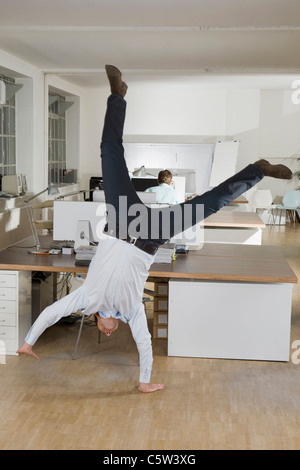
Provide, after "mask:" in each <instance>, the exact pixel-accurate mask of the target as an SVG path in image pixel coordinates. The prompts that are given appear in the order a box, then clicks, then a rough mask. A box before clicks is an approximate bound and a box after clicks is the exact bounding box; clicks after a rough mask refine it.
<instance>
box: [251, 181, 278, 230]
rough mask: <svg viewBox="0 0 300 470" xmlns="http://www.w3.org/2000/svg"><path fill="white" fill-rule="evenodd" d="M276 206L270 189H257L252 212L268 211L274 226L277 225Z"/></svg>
mask: <svg viewBox="0 0 300 470" xmlns="http://www.w3.org/2000/svg"><path fill="white" fill-rule="evenodd" d="M275 208H276V204H273V196H272V193H271V191H270V189H257V190H256V192H255V194H254V196H253V199H252V211H257V210H260V209H261V210H267V211H268V213H269V216H270V217H271V218H272V225H274V224H275V219H274V212H273V209H275Z"/></svg>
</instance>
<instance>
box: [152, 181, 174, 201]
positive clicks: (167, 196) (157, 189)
mask: <svg viewBox="0 0 300 470" xmlns="http://www.w3.org/2000/svg"><path fill="white" fill-rule="evenodd" d="M145 192H146V193H156V202H157V203H158V204H178V195H177V192H176V191H175V189H174V188H173V187H172V186H170V185H169V184H166V183H161V184H160V185H159V186H153V187H152V188H148V189H146V191H145Z"/></svg>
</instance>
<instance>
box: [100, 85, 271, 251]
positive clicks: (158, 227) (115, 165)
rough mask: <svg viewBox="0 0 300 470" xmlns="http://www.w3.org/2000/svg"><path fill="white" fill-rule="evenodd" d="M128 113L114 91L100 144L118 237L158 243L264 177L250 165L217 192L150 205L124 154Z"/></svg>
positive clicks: (108, 201) (111, 222) (110, 220)
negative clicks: (133, 179)
mask: <svg viewBox="0 0 300 470" xmlns="http://www.w3.org/2000/svg"><path fill="white" fill-rule="evenodd" d="M125 114H126V101H125V100H124V99H123V98H122V97H121V96H119V95H116V94H112V95H110V96H109V98H108V100H107V110H106V115H105V120H104V127H103V133H102V142H101V157H102V176H103V185H104V191H105V199H106V204H107V208H108V214H107V222H108V233H109V232H110V227H112V233H113V232H114V234H115V236H117V237H118V238H122V239H124V238H127V235H131V236H136V233H139V238H141V239H142V240H148V241H149V243H150V244H152V245H153V246H156V247H158V246H160V245H162V244H163V243H165V242H166V241H167V240H169V239H170V238H171V237H173V236H174V235H176V234H178V233H180V232H182V231H183V230H185V229H187V228H189V227H191V226H193V225H195V224H197V223H198V222H200V221H201V220H203V219H205V218H206V217H208V216H210V215H211V214H214V213H215V212H217V211H218V210H220V209H221V208H222V207H223V206H225V205H226V204H228V203H230V202H232V201H233V200H234V199H236V198H237V197H238V196H240V195H241V194H242V193H244V192H245V191H247V190H248V189H250V188H251V187H252V186H254V185H255V184H257V183H258V182H259V181H260V180H261V179H262V178H263V177H264V173H263V171H262V170H261V169H260V168H259V167H257V166H255V165H253V164H250V165H248V166H247V167H246V168H244V169H243V170H242V171H240V172H238V173H236V174H235V175H234V176H232V177H231V178H229V179H227V180H226V181H224V182H223V183H221V184H219V185H218V186H216V187H215V188H213V189H212V190H210V191H207V192H206V193H204V194H201V195H200V196H196V197H195V198H193V199H191V200H189V201H187V202H184V203H181V204H177V205H175V206H170V207H163V208H149V207H146V206H145V205H144V204H143V203H142V201H141V200H140V198H139V197H138V195H137V193H136V191H135V189H134V187H133V185H132V183H131V181H130V177H129V174H128V169H127V166H126V162H125V158H124V148H123V128H124V122H125ZM120 196H123V197H120ZM163 226H164V227H163ZM132 232H135V233H132Z"/></svg>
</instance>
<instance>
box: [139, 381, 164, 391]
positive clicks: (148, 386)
mask: <svg viewBox="0 0 300 470" xmlns="http://www.w3.org/2000/svg"><path fill="white" fill-rule="evenodd" d="M163 388H164V384H145V383H141V382H140V385H139V386H138V389H139V391H140V392H143V393H151V392H156V391H157V390H162V389H163Z"/></svg>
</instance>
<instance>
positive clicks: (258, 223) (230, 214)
mask: <svg viewBox="0 0 300 470" xmlns="http://www.w3.org/2000/svg"><path fill="white" fill-rule="evenodd" d="M204 227H238V228H264V227H265V224H264V222H263V221H262V220H261V218H260V217H259V216H258V215H257V214H256V212H240V211H228V210H226V211H219V212H217V213H216V214H213V215H210V216H209V217H207V219H205V220H204Z"/></svg>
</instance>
